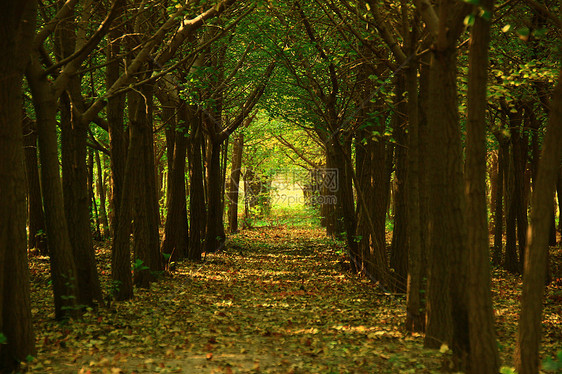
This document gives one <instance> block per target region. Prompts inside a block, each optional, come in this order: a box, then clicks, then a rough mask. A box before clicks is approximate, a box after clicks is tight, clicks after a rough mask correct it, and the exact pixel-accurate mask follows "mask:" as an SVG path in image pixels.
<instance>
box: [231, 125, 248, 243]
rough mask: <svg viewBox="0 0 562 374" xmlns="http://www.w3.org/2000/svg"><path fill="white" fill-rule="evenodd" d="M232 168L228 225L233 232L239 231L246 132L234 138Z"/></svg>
mask: <svg viewBox="0 0 562 374" xmlns="http://www.w3.org/2000/svg"><path fill="white" fill-rule="evenodd" d="M233 143H234V144H233V147H232V170H231V172H230V181H229V183H228V202H229V206H228V227H229V229H230V232H231V233H236V232H238V195H239V191H240V188H239V187H240V174H241V168H242V152H243V151H244V134H243V133H240V134H238V136H236V137H235V138H234V139H233Z"/></svg>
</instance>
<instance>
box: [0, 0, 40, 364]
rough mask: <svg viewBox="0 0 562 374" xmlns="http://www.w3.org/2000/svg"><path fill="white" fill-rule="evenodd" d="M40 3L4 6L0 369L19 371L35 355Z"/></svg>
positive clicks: (0, 30) (0, 20)
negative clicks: (33, 151) (33, 231)
mask: <svg viewBox="0 0 562 374" xmlns="http://www.w3.org/2000/svg"><path fill="white" fill-rule="evenodd" d="M35 17H36V2H35V1H32V0H27V1H4V2H2V5H0V50H1V51H2V54H0V81H1V82H2V84H0V107H2V110H0V332H1V333H2V334H3V335H4V336H5V337H6V340H7V342H6V344H2V345H1V346H0V368H2V369H4V370H5V371H6V372H11V371H12V370H16V369H17V368H18V366H19V363H20V362H22V361H24V360H25V358H26V357H27V356H28V355H35V353H36V350H35V337H34V333H33V325H32V320H31V303H30V297H29V292H30V291H29V269H28V265H27V255H26V250H27V248H26V247H27V245H26V232H25V224H26V214H25V210H26V207H25V169H24V152H23V134H22V117H21V114H22V110H21V108H22V96H23V95H22V79H23V73H24V68H25V64H23V63H22V61H27V60H28V56H29V48H30V46H31V42H32V40H33V29H34V27H35Z"/></svg>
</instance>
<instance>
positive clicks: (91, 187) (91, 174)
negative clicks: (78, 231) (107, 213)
mask: <svg viewBox="0 0 562 374" xmlns="http://www.w3.org/2000/svg"><path fill="white" fill-rule="evenodd" d="M87 154H88V156H87V157H88V158H87V159H86V166H87V172H88V183H87V186H88V187H87V188H88V197H89V200H90V214H92V212H91V210H92V209H93V215H94V216H93V217H92V218H93V221H94V222H93V223H94V224H95V225H96V226H95V228H96V231H95V234H94V235H93V238H94V239H95V240H101V226H100V224H101V218H100V214H99V209H98V203H97V201H96V195H95V191H94V150H93V149H91V148H90V149H89V151H88V153H87ZM90 224H91V223H90Z"/></svg>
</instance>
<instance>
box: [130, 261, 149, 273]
mask: <svg viewBox="0 0 562 374" xmlns="http://www.w3.org/2000/svg"><path fill="white" fill-rule="evenodd" d="M133 269H135V271H143V270H149V267H148V266H146V265H145V264H144V261H143V260H141V259H140V258H137V259H135V262H133Z"/></svg>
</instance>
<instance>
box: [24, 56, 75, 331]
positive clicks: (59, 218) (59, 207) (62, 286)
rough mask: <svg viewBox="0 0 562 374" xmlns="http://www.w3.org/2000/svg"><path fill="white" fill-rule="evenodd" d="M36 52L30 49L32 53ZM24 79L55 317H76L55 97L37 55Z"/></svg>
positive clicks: (72, 267) (72, 262)
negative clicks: (31, 113)
mask: <svg viewBox="0 0 562 374" xmlns="http://www.w3.org/2000/svg"><path fill="white" fill-rule="evenodd" d="M36 53H37V52H34V51H32V55H33V54H36ZM26 76H27V82H28V83H29V87H30V89H31V93H32V95H33V105H34V107H35V115H36V118H37V129H38V140H39V157H40V160H41V187H42V188H43V208H44V210H45V223H46V227H47V243H48V246H49V250H50V254H51V279H52V285H53V293H54V298H55V318H56V319H59V320H60V319H63V318H66V317H76V316H78V315H79V308H78V307H77V300H78V282H77V274H76V265H75V263H74V258H73V256H72V246H71V244H70V237H69V234H68V226H67V220H66V216H65V212H64V202H63V194H62V184H61V179H60V169H59V156H58V143H57V120H56V118H57V98H56V97H55V96H54V95H53V94H52V91H51V87H50V84H49V81H48V80H47V77H46V76H45V75H44V74H43V71H42V69H41V67H40V66H39V56H37V55H36V56H35V57H32V59H31V62H30V63H29V65H28V66H27V72H26Z"/></svg>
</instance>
